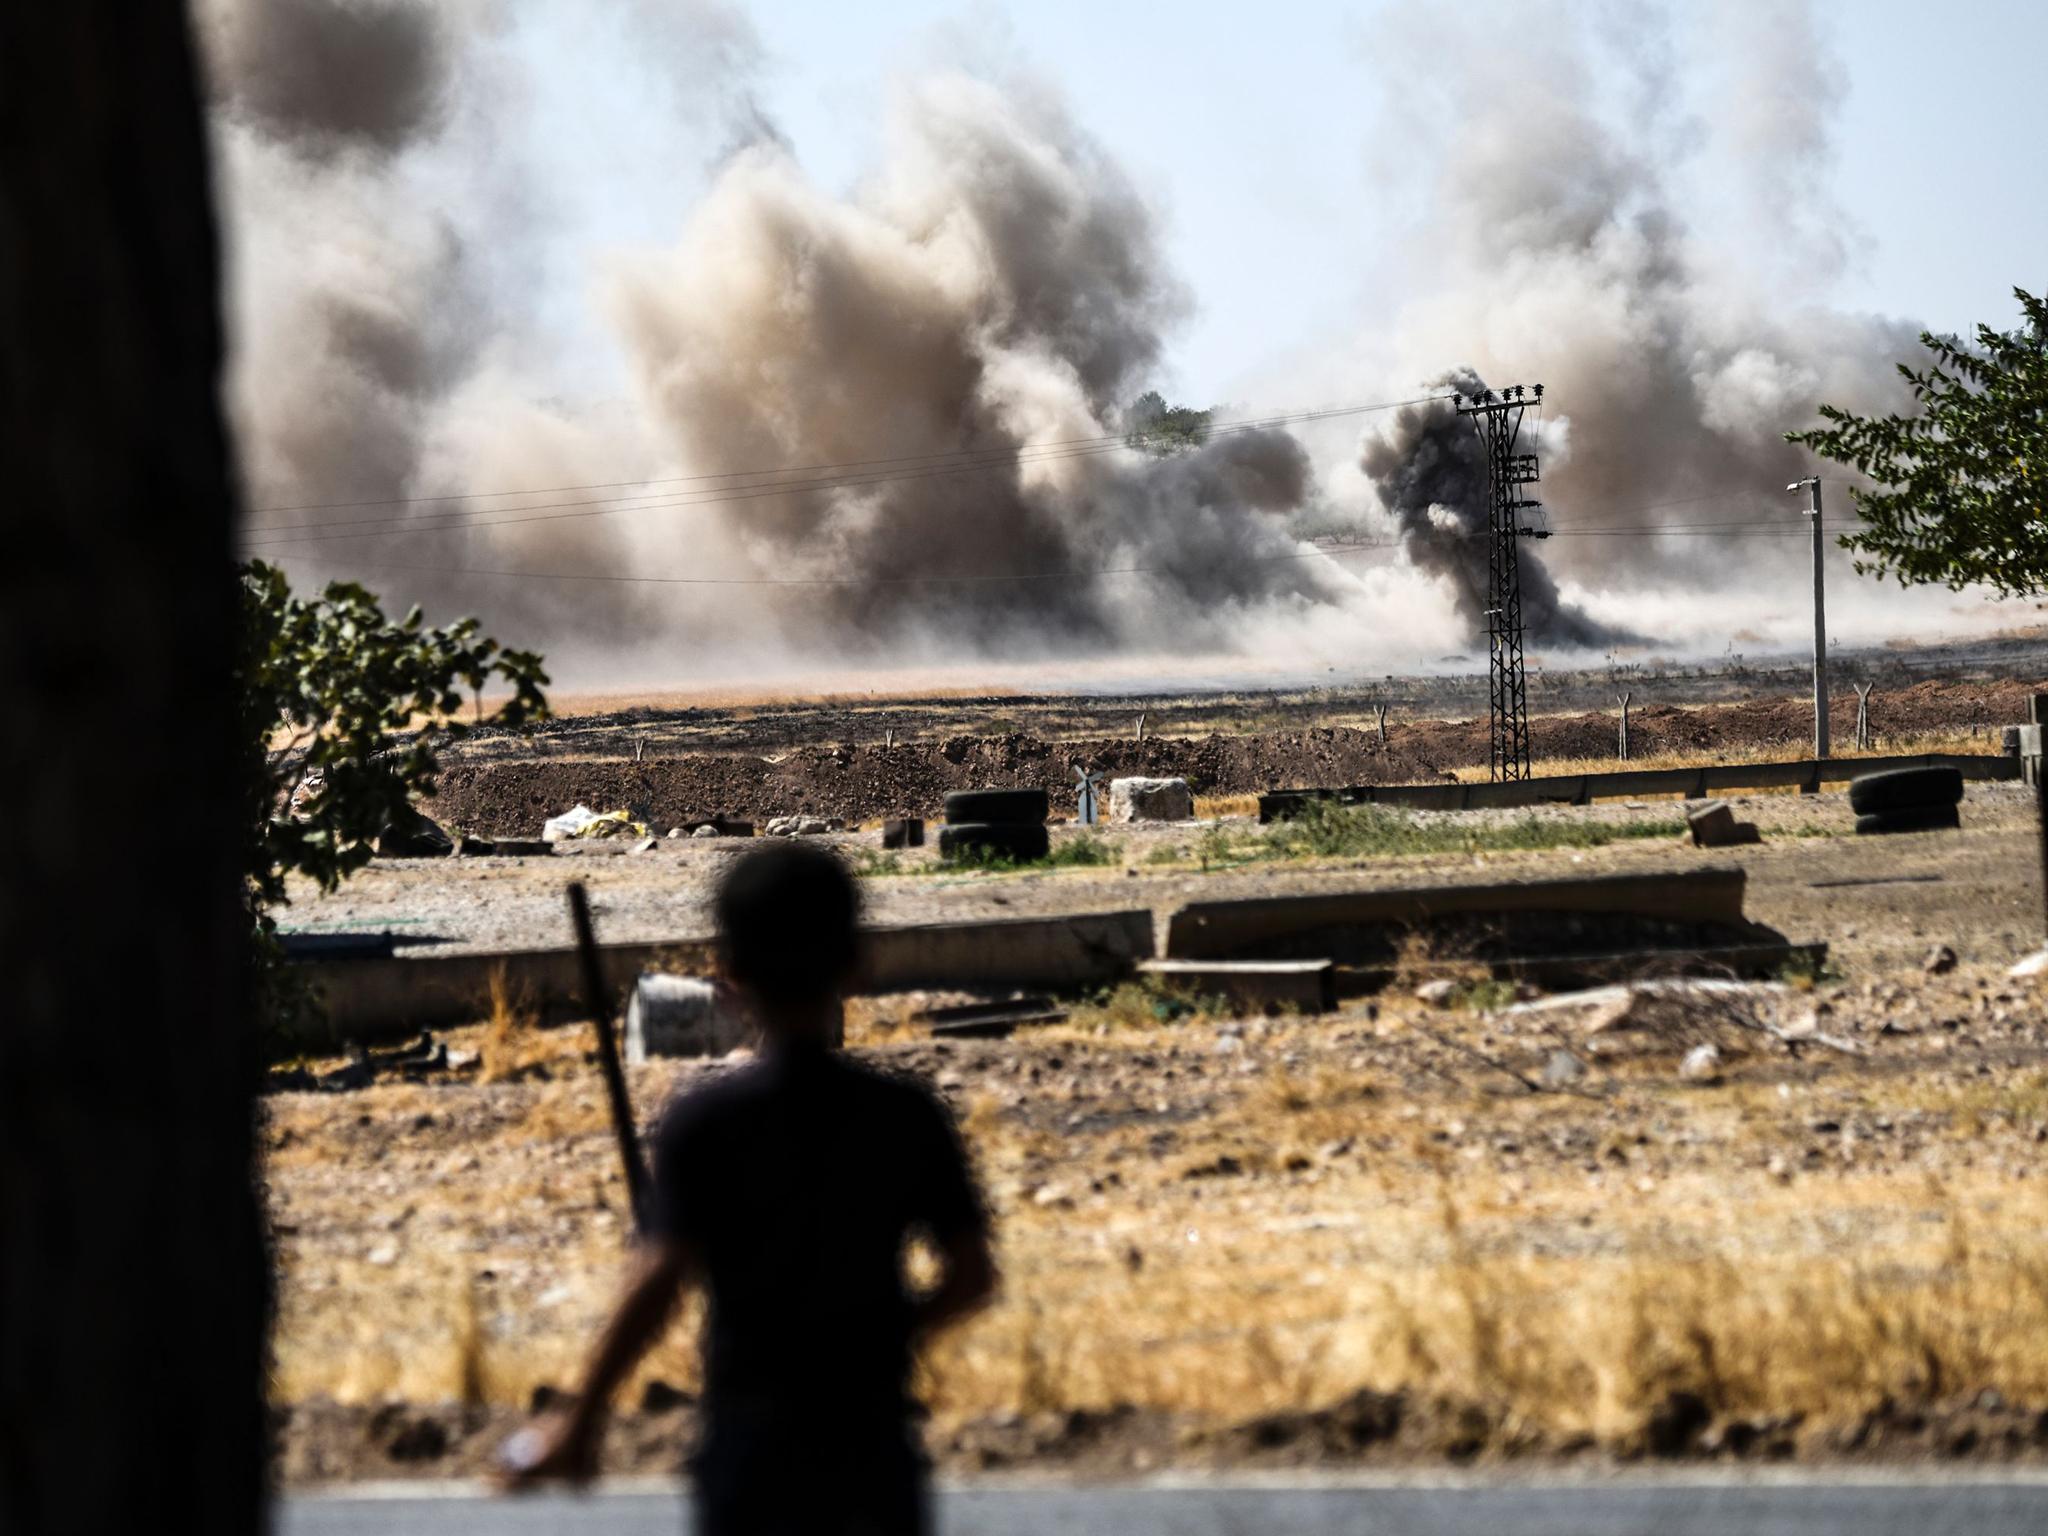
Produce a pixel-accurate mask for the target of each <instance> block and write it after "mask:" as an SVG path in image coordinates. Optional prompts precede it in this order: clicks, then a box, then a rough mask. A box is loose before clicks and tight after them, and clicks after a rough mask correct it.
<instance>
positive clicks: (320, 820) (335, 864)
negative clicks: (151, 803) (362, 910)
mask: <svg viewBox="0 0 2048 1536" xmlns="http://www.w3.org/2000/svg"><path fill="white" fill-rule="evenodd" d="M240 658H241V659H240V662H239V664H238V666H237V670H236V676H235V695H236V698H237V700H238V703H239V709H240V714H239V717H238V718H239V725H238V740H239V741H240V742H241V744H242V750H243V751H244V752H245V753H246V754H247V756H246V759H245V764H244V767H245V772H244V783H245V784H246V786H247V792H246V798H245V801H244V805H243V825H244V836H245V851H246V862H245V865H244V869H245V873H246V880H245V892H246V897H247V901H248V905H249V915H250V921H251V924H252V926H253V928H254V930H255V941H256V949H257V961H258V970H259V979H260V980H262V981H265V982H274V980H275V961H276V959H277V942H276V924H275V920H274V918H273V917H272V915H271V913H272V909H273V908H275V907H276V906H278V905H280V904H282V903H283V902H284V900H285V882H286V878H287V877H288V876H290V875H293V874H298V875H304V876H305V877H307V878H308V879H310V880H312V881H314V882H315V883H316V884H317V885H319V887H320V888H321V889H322V890H333V889H334V888H335V887H336V886H337V885H339V884H340V883H341V882H342V880H344V879H346V878H347V877H348V876H349V875H350V874H352V873H354V872H355V871H356V870H358V869H360V868H362V867H363V865H365V864H367V863H368V862H369V861H370V857H371V855H372V854H373V853H374V852H375V847H376V841H377V838H378V836H379V835H380V834H381V833H382V832H383V831H384V829H385V828H386V827H387V826H389V825H391V824H392V823H393V822H397V821H403V820H405V819H407V818H408V817H409V816H410V813H411V805H412V801H413V799H414V798H415V797H416V796H419V795H425V794H431V793H432V792H433V789H434V785H435V781H436V777H437V775H438V774H439V772H440V758H439V755H438V749H439V748H440V747H441V746H443V745H445V744H446V743H447V742H449V741H451V740H454V739H455V738H457V737H460V736H462V735H464V734H465V733H466V732H468V731H469V730H470V729H471V728H472V727H473V725H474V724H491V725H501V726H517V725H520V724H523V723H524V722H526V721H528V720H532V719H536V718H540V717H542V716H544V715H545V714H546V712H547V700H546V697H545V696H544V695H543V694H542V692H541V689H542V686H543V685H544V684H545V683H546V682H547V680H548V679H547V674H546V673H545V672H543V671H542V670H541V658H540V657H539V656H538V655H537V654H535V653H533V652H531V651H513V650H506V649H504V648H502V647H501V646H500V645H499V644H498V642H497V641H495V640H491V639H488V638H485V637H484V636H482V635H481V634H479V633H478V625H477V621H476V620H474V619H463V620H461V621H459V622H458V623H455V624H452V625H450V626H448V627H447V628H446V629H430V628H428V627H427V625H426V623H425V621H424V619H423V618H422V616H421V614H420V610H419V609H417V608H415V609H413V610H412V611H411V612H410V613H408V614H407V615H406V616H405V617H404V618H403V619H402V620H398V621H395V622H394V621H393V620H391V619H389V618H387V617H386V616H385V614H384V611H383V609H382V608H381V607H379V606H378V602H377V599H376V598H375V596H373V595H372V594H371V593H369V592H367V591H365V590H364V589H363V588H362V587H360V586H357V585H356V584H354V583H353V582H334V583H331V584H330V585H329V586H328V587H327V588H326V590H324V591H323V592H321V593H319V594H318V595H317V596H313V597H304V598H302V597H298V596H295V595H294V594H293V592H292V590H291V587H290V584H289V583H288V582H286V580H285V577H284V573H283V572H281V571H279V570H278V569H277V568H276V567H274V566H269V565H265V564H263V563H262V562H261V561H255V562H252V563H250V564H249V565H247V566H245V567H243V569H242V573H241V635H240ZM494 685H495V686H497V687H501V688H504V689H507V690H509V696H508V697H507V698H506V699H505V700H504V701H503V702H502V703H500V704H498V705H497V706H496V708H495V709H493V710H492V711H491V712H490V713H489V714H488V715H485V714H484V712H483V708H482V695H483V691H484V689H486V688H487V687H492V686H494ZM465 706H467V707H468V708H469V709H470V710H471V712H472V719H471V720H469V721H465V720H464V719H463V718H462V714H461V712H462V711H463V709H464V708H465ZM265 991H266V992H269V993H271V994H272V996H273V998H274V997H275V995H276V992H277V989H276V988H275V987H274V986H266V987H265Z"/></svg>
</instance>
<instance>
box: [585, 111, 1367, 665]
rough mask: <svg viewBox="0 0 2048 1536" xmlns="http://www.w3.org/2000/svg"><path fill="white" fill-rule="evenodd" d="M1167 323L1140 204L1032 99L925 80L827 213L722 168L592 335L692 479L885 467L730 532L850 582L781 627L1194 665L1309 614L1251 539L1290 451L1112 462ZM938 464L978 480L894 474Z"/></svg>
mask: <svg viewBox="0 0 2048 1536" xmlns="http://www.w3.org/2000/svg"><path fill="white" fill-rule="evenodd" d="M1181 302H1182V301H1181V298H1180V295H1179V294H1178V292H1177V291H1176V289H1175V287H1174V285H1173V283H1172V281H1171V280H1170V278H1169V277H1168V276H1167V275H1166V269H1165V263H1164V261H1163V258H1162V256H1161V253H1160V251H1159V249H1158V245H1157V241H1156V238H1155V235H1154V231H1153V223H1152V219H1151V216H1150V214H1149V212H1148V210H1147V208H1146V206H1145V204H1144V202H1143V201H1142V200H1141V199H1140V198H1139V196H1138V195H1137V193H1136V191H1135V190H1134V189H1133V188H1132V187H1131V186H1130V185H1129V184H1128V183H1127V182H1126V181H1125V179H1124V178H1123V176H1122V175H1121V173H1120V172H1119V171H1118V170H1117V169H1116V167H1115V166H1114V165H1112V164H1111V163H1109V162H1108V160H1107V159H1106V158H1105V157H1104V156H1103V155H1102V153H1101V151H1100V150H1099V148H1098V147H1097V146H1096V145H1094V144H1093V143H1092V142H1091V141H1090V140H1089V139H1088V138H1087V137H1086V136H1085V135H1084V134H1082V133H1081V131H1080V130H1079V129H1078V127H1077V126H1076V125H1075V124H1074V123H1073V121H1072V119H1071V118H1070V117H1069V116H1068V115H1067V114H1066V113H1065V111H1064V110H1063V109H1062V108H1061V107H1060V106H1059V105H1058V104H1057V103H1055V102H1052V101H1050V100H1049V99H1047V98H1045V97H1043V96H1034V95H1032V94H1029V93H1024V92H1005V91H1003V90H1000V89H998V88H997V87H996V86H994V85H991V84H989V83H987V82H985V81H981V80H976V79H972V78H969V77H967V76H964V75H947V76H941V77H939V78H936V79H933V80H928V81H926V82H923V83H922V84H921V85H920V86H918V87H917V88H916V89H915V90H914V91H913V92H911V93H910V95H909V96H908V97H907V98H906V99H904V100H903V101H902V102H901V103H900V104H899V106H898V108H897V111H896V115H895V119H894V121H893V123H892V125H891V131H890V139H889V152H888V157H887V160H886V162H885V166H884V169H883V171H882V173H881V175H880V177H879V178H878V179H877V180H876V182H875V183H874V184H873V185H872V186H871V187H870V188H869V189H868V190H866V191H865V192H864V193H862V194H861V195H860V196H858V197H856V198H854V199H850V200H840V199H835V198H832V197H828V196H826V195H824V194H823V193H821V192H819V191H818V190H817V189H816V188H815V187H814V186H812V185H811V184H810V183H809V182H808V181H807V180H806V179H805V178H804V176H803V174H802V172H801V171H800V170H799V168H798V167H797V166H796V164H795V162H794V161H793V160H792V159H791V157H790V156H789V154H788V153H787V152H786V151H785V150H784V149H782V148H781V147H780V146H776V145H763V146H757V147H756V148H755V149H752V150H750V151H748V152H747V153H745V154H743V155H742V156H740V157H739V158H737V159H736V160H735V161H733V163H732V164H731V165H730V166H729V167H728V168H727V169H726V171H725V173H724V174H723V175H722V176H721V177H720V178H719V180H718V182H717V184H716V185H715V186H714V187H713V189H712V191H711V193H710V195H709V197H708V198H707V199H706V200H705V201H704V203H703V204H702V205H701V206H700V207H699V208H698V209H697V210H696V211H695V213H694V214H693V215H692V217H691V220H690V223H689V226H688V228H687V229H686V231H685V233H684V235H683V238H682V240H681V242H680V244H679V245H678V246H677V247H676V248H675V249H674V250H673V251H671V252H668V253H667V254H665V255H664V256H662V257H660V258H658V259H655V260H652V261H649V262H646V263H642V264H640V265H638V266H636V267H635V268H634V269H632V270H631V271H629V272H627V273H625V274H624V275H623V276H622V277H621V278H620V280H619V282H618V285H617V288H616V291H615V294H614V312H615V315H616V318H617V323H618V330H619V333H620V335H621V336H622V338H623V339H624V340H625V342H626V344H627V346H628V348H629V350H630V352H631V355H632V356H633V358H634V361H635V364H636V367H637V369H638V372H639V376H640V380H641V385H642V392H643V394H644V396H645V397H646V398H647V399H648V400H650V401H651V402H653V404H654V407H655V409H656V410H657V411H658V413H659V419H660V422H661V424H662V426H663V428H664V429H665V433H666V440H667V441H668V442H669V443H670V444H672V445H673V446H674V448H675V450H676V451H677V452H678V454H679V456H680V457H681V458H682V459H683V460H685V461H687V462H688V463H689V464H691V465H692V466H693V467H695V468H696V469H698V470H699V471H700V472H710V473H715V474H730V473H734V472H739V471H744V470H747V469H750V468H758V467H760V466H764V465H776V464H832V463H842V462H849V461H852V462H858V461H868V460H874V459H878V458H889V459H896V460H902V461H905V462H906V465H907V467H908V468H909V470H910V471H912V472H911V473H906V474H905V476H904V477H903V478H900V479H896V480H893V481H887V482H881V483H874V484H869V485H863V486H859V487H854V488H846V489H828V490H825V491H823V492H816V491H813V492H806V493H803V494H797V495H786V496H784V495H776V496H769V497H765V498H762V499H758V500H753V501H749V502H747V503H745V504H744V507H743V508H742V509H740V510H739V511H737V512H735V513H733V514H729V515H730V516H731V517H732V518H733V519H734V522H735V524H736V526H737V527H738V528H739V529H740V537H741V540H742V542H743V544H744V546H745V547H746V549H747V550H748V552H749V554H750V555H751V556H752V559H753V564H754V566H755V568H758V569H761V570H764V571H773V572H779V573H783V574H784V575H787V576H789V577H793V578H804V577H827V576H831V577H835V578H851V580H847V581H844V582H843V584H839V585H831V586H821V587H819V588H816V589H815V590H813V591H810V592H807V594H806V595H805V597H804V599H803V604H804V608H805V615H804V621H805V622H806V623H808V624H811V625H822V626H824V627H825V628H826V629H827V630H833V629H837V630H841V631H845V632H851V633H857V634H863V635H870V636H883V637H892V636H900V635H902V634H905V633H907V632H913V631H915V632H920V633H925V634H929V635H932V636H934V637H941V636H944V637H953V638H955V639H957V640H960V641H964V642H966V643H967V644H969V645H971V646H973V647H975V648H976V649H994V648H996V647H998V646H1011V647H1014V646H1018V645H1024V646H1027V647H1029V648H1034V649H1036V648H1044V647H1045V646H1046V645H1047V643H1048V642H1049V641H1050V642H1053V643H1054V644H1055V645H1057V644H1058V643H1060V641H1061V640H1062V639H1063V640H1064V641H1065V643H1067V644H1072V643H1074V642H1077V641H1078V642H1082V643H1087V644H1094V643H1097V642H1107V643H1124V644H1128V643H1132V642H1138V641H1156V640H1162V639H1165V638H1168V636H1169V633H1171V632H1172V631H1176V630H1177V631H1178V632H1179V633H1180V634H1182V635H1186V634H1187V633H1188V632H1189V626H1192V627H1193V630H1194V632H1196V633H1198V634H1200V635H1202V636H1203V637H1205V638H1208V639H1212V640H1213V639H1215V638H1218V637H1220V635H1221V634H1222V633H1223V632H1224V630H1225V629H1226V628H1227V625H1228V622H1229V621H1230V620H1231V619H1233V618H1234V617H1235V616H1236V614H1237V613H1238V611H1240V610H1241V608H1242V606H1243V605H1247V604H1259V603H1265V602H1268V601H1276V600H1277V601H1286V600H1301V601H1317V600H1321V599H1324V598H1326V597H1327V596H1328V595H1329V592H1330V588H1329V586H1328V585H1327V584H1326V583H1327V582H1328V578H1327V577H1326V576H1323V575H1321V574H1319V573H1318V572H1317V571H1316V570H1315V569H1314V567H1313V565H1312V564H1310V563H1306V562H1303V561H1301V560H1299V559H1298V558H1295V556H1296V546H1295V545H1294V543H1293V542H1292V541H1291V540H1289V539H1288V538H1287V537H1286V535H1285V533H1284V531H1283V530H1282V528H1281V527H1280V526H1279V524H1278V523H1277V521H1276V520H1275V519H1274V518H1273V517H1271V516H1269V514H1276V513H1284V512H1287V511H1289V510H1291V509H1292V508H1294V507H1295V506H1297V505H1298V504H1299V503H1300V501H1301V500H1302V498H1303V497H1304V495H1305V494H1306V492H1307V489H1308V459H1307V456H1306V454H1305V453H1304V452H1303V450H1302V449H1301V447H1300V446H1299V445H1298V444H1297V443H1296V442H1295V441H1294V440H1293V439H1292V438H1291V437H1289V436H1287V435H1286V434H1285V433H1283V432H1278V431H1253V432H1241V433H1231V434H1228V435H1220V436H1217V437H1215V438H1212V439H1211V440H1210V441H1209V442H1207V443H1205V444H1203V445H1201V446H1200V447H1198V448H1196V449H1194V450H1193V451H1191V452H1188V453H1186V454H1184V455H1181V456H1178V457H1175V458H1173V459H1171V460H1170V461H1168V462H1166V463H1164V464H1154V463H1150V462H1145V461H1141V460H1140V459H1139V458H1138V456H1137V455H1134V454H1132V453H1130V452H1128V451H1127V450H1124V449H1123V448H1122V445H1121V443H1120V442H1118V441H1117V439H1116V434H1117V431H1118V428H1119V425H1120V415H1119V409H1120V403H1121V402H1125V401H1128V400H1130V399H1131V398H1133V397H1134V396H1135V395H1136V394H1137V393H1138V391H1139V389H1140V388H1141V387H1142V385H1143V384H1144V383H1145V382H1146V381H1147V379H1148V376H1149V374H1150V372H1151V370H1152V369H1153V368H1154V367H1155V366H1156V364H1157V362H1158V360H1159V356H1160V351H1161V334H1162V327H1163V326H1164V325H1165V324H1166V323H1167V322H1168V321H1169V320H1170V319H1171V318H1172V317H1173V316H1174V314H1175V313H1176V312H1177V310H1178V308H1179V307H1180V304H1181ZM1105 438H1107V439H1109V446H1108V451H1102V450H1100V449H1096V448H1093V447H1090V448H1088V449H1086V450H1084V451H1076V452H1072V453H1067V452H1060V451H1052V452H1046V453H1043V454H1041V455H1039V456H1036V457H1030V458H1027V459H1025V460H1022V461H1019V460H1012V459H1009V458H1008V457H1006V455H1008V454H1010V453H1012V452H1014V451H1015V450H1017V449H1019V448H1021V447H1023V446H1024V445H1026V444H1043V443H1054V444H1058V443H1066V444H1089V443H1091V442H1093V441H1100V440H1102V439H1105ZM961 449H965V450H968V451H970V452H972V453H975V454H978V455H986V456H987V457H988V460H989V463H990V465H991V467H989V468H985V469H980V470H977V471H974V472H971V473H960V474H950V473H942V474H923V473H920V472H917V470H916V467H917V466H918V465H919V464H921V463H930V462H933V461H932V460H930V459H928V458H926V457H925V456H928V455H941V454H948V453H952V452H954V451H956V450H961ZM1106 571H1114V572H1116V573H1117V574H1114V575H1104V574H1100V573H1103V572H1106ZM921 576H930V577H933V578H940V579H934V580H930V581H925V580H918V579H913V578H917V577H921ZM1009 576H1016V577H1021V578H1024V579H1018V580H1007V579H986V580H983V579H979V578H1001V577H1009ZM953 577H966V578H969V579H968V580H966V581H958V582H956V581H951V580H947V579H944V578H953Z"/></svg>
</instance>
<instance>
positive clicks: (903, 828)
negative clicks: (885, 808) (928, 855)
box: [882, 816, 924, 848]
mask: <svg viewBox="0 0 2048 1536" xmlns="http://www.w3.org/2000/svg"><path fill="white" fill-rule="evenodd" d="M882 846H883V847H884V848H922V847H923V846H924V818H923V817H922V816H892V817H890V818H889V819H888V820H887V821H885V822H883V823H882Z"/></svg>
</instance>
